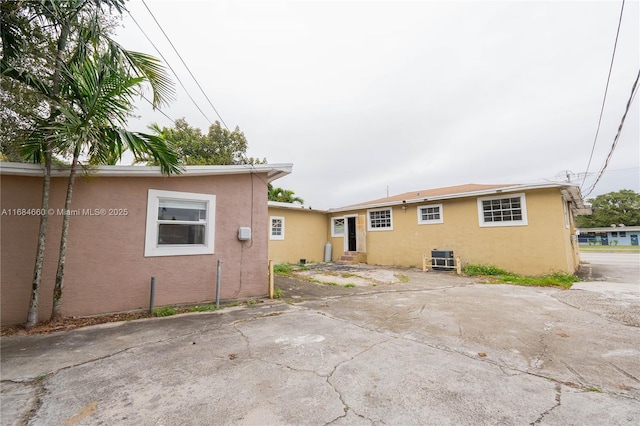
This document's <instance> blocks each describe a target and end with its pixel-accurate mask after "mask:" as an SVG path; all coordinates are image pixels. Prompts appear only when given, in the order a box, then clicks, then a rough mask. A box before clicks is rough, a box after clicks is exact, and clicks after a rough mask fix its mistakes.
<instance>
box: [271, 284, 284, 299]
mask: <svg viewBox="0 0 640 426" xmlns="http://www.w3.org/2000/svg"><path fill="white" fill-rule="evenodd" d="M281 297H282V290H280V289H279V288H278V287H276V288H275V289H273V298H274V299H280V298H281Z"/></svg>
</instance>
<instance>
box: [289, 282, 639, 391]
mask: <svg viewBox="0 0 640 426" xmlns="http://www.w3.org/2000/svg"><path fill="white" fill-rule="evenodd" d="M421 291H422V290H421ZM425 291H427V290H425ZM354 296H359V295H354ZM343 297H346V296H343ZM297 307H299V308H300V309H305V310H310V311H312V312H315V313H318V314H319V315H323V316H325V317H327V318H330V319H333V320H336V321H340V322H344V323H346V324H350V325H352V326H356V327H359V328H361V329H363V330H367V331H373V332H376V333H380V334H383V335H386V336H390V337H392V338H396V339H404V340H408V341H411V342H414V343H419V344H421V345H424V346H427V347H429V348H432V349H435V350H440V351H443V352H448V353H453V354H457V355H461V356H464V357H466V358H469V359H471V360H473V361H478V362H484V363H489V364H491V365H493V366H495V367H497V368H499V369H500V371H501V372H502V373H503V374H505V375H507V376H513V375H518V374H524V375H529V376H532V377H536V378H540V379H543V380H547V381H550V382H552V383H555V384H556V385H564V386H568V387H571V388H574V389H580V390H583V391H589V386H587V385H585V384H583V383H580V384H576V383H572V382H567V381H564V380H560V379H557V378H554V377H550V376H546V375H543V374H538V373H535V372H532V371H529V370H521V369H519V368H517V367H512V366H509V365H504V364H501V363H498V362H497V361H494V360H492V359H489V358H478V357H476V356H475V355H471V354H469V353H468V352H464V351H459V350H455V349H452V348H451V347H449V346H443V345H437V344H433V343H428V342H426V341H422V340H418V339H416V338H414V337H412V336H407V335H400V334H398V333H395V332H393V331H391V330H388V329H381V328H378V327H369V326H367V324H356V323H352V322H349V321H347V320H344V319H342V318H339V317H335V316H333V315H331V314H329V313H327V312H323V311H319V310H317V309H312V308H308V307H305V306H299V305H298V306H297ZM550 332H551V329H549V330H546V334H542V335H541V336H540V342H541V344H542V345H543V350H542V356H544V355H545V354H546V351H547V349H548V348H547V345H546V343H544V339H545V337H546V336H547V335H548V334H550ZM387 341H388V340H387ZM565 365H566V364H565ZM573 373H574V374H576V375H577V376H578V377H581V376H580V375H579V374H578V373H577V372H575V370H574V371H573ZM583 381H584V378H583ZM601 391H602V392H603V393H605V394H608V395H615V396H617V397H622V398H625V399H632V400H637V399H638V398H635V397H633V396H630V395H626V394H621V393H618V392H613V391H610V390H601Z"/></svg>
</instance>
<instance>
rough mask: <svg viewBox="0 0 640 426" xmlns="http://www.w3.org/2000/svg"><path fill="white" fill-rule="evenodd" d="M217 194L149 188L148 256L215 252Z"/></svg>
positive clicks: (146, 251)
mask: <svg viewBox="0 0 640 426" xmlns="http://www.w3.org/2000/svg"><path fill="white" fill-rule="evenodd" d="M215 209H216V196H215V195H213V194H198V193H192V192H179V191H165V190H159V189H149V193H148V197H147V227H146V236H145V256H182V255H194V254H213V252H214V241H215Z"/></svg>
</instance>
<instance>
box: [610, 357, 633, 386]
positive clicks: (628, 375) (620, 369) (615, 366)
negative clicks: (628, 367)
mask: <svg viewBox="0 0 640 426" xmlns="http://www.w3.org/2000/svg"><path fill="white" fill-rule="evenodd" d="M609 365H611V366H612V367H613V368H615V369H616V370H618V371H619V372H620V373H622V374H623V375H625V376H627V377H628V378H630V379H632V380H635V381H636V382H638V383H640V380H638V378H637V377H635V376H634V375H632V374H630V373H628V372H627V371H625V370H623V369H622V368H620V367H618V366H617V365H615V364H614V363H612V362H610V363H609Z"/></svg>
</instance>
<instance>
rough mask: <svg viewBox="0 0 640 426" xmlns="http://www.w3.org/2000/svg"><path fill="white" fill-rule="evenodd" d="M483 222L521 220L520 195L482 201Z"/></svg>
mask: <svg viewBox="0 0 640 426" xmlns="http://www.w3.org/2000/svg"><path fill="white" fill-rule="evenodd" d="M482 210H483V213H484V221H485V222H509V221H520V220H522V208H521V205H520V197H513V198H502V199H499V200H485V201H483V202H482Z"/></svg>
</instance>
